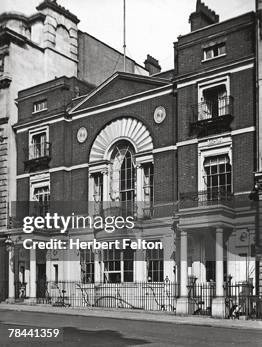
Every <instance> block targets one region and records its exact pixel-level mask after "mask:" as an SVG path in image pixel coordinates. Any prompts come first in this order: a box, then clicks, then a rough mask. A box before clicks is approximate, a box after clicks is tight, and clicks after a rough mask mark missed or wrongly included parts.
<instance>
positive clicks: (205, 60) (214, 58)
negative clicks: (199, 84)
mask: <svg viewBox="0 0 262 347" xmlns="http://www.w3.org/2000/svg"><path fill="white" fill-rule="evenodd" d="M226 55H227V54H226V53H224V54H220V55H218V56H217V57H213V58H208V59H203V60H201V63H205V62H207V61H211V60H216V59H219V58H222V57H225V56H226Z"/></svg>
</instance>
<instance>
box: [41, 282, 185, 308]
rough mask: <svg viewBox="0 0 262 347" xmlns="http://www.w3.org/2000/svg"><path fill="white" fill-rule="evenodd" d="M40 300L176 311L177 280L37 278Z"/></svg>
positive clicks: (64, 303) (52, 303)
mask: <svg viewBox="0 0 262 347" xmlns="http://www.w3.org/2000/svg"><path fill="white" fill-rule="evenodd" d="M36 287H37V294H38V297H37V302H38V303H46V304H50V305H52V306H63V307H69V306H71V307H110V308H133V309H141V310H160V311H161V310H162V311H172V312H175V309H176V300H177V297H178V295H179V285H178V284H177V283H174V282H170V281H165V282H124V283H82V282H62V281H59V282H37V284H36Z"/></svg>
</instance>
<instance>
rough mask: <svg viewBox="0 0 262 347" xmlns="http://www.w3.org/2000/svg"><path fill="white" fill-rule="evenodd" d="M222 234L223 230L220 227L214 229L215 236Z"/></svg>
mask: <svg viewBox="0 0 262 347" xmlns="http://www.w3.org/2000/svg"><path fill="white" fill-rule="evenodd" d="M223 232H224V229H223V228H221V227H218V228H216V234H218V233H220V234H222V233H223Z"/></svg>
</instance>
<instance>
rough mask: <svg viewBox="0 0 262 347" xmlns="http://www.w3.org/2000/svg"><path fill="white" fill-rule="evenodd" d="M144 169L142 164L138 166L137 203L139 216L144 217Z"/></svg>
mask: <svg viewBox="0 0 262 347" xmlns="http://www.w3.org/2000/svg"><path fill="white" fill-rule="evenodd" d="M143 200H144V199H143V168H142V166H141V164H137V166H136V202H137V216H138V217H142V216H143V207H144V206H143Z"/></svg>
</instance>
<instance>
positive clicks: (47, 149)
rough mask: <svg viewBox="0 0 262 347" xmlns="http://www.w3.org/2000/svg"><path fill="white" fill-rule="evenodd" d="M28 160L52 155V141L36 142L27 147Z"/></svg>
mask: <svg viewBox="0 0 262 347" xmlns="http://www.w3.org/2000/svg"><path fill="white" fill-rule="evenodd" d="M25 152H26V160H34V159H39V158H45V157H50V156H51V143H50V142H46V141H45V142H39V143H34V144H33V145H30V146H29V147H28V150H26V149H25Z"/></svg>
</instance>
